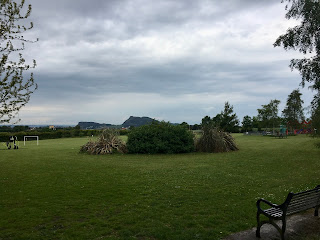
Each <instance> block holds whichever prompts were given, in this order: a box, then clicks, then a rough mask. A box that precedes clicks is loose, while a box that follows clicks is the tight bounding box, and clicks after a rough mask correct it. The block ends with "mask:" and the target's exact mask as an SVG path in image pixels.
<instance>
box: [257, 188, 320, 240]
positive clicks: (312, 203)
mask: <svg viewBox="0 0 320 240" xmlns="http://www.w3.org/2000/svg"><path fill="white" fill-rule="evenodd" d="M261 203H265V204H266V205H269V206H270V207H271V208H268V209H265V210H263V209H262V208H261V206H260V204H261ZM319 207H320V185H318V186H317V187H315V188H314V189H311V190H308V191H304V192H299V193H289V194H288V197H287V199H286V200H285V202H284V203H282V204H281V205H276V204H273V203H271V202H269V201H267V200H265V199H262V198H261V199H259V200H258V201H257V208H258V210H257V231H256V236H257V237H259V238H260V229H261V226H262V225H263V224H265V223H270V224H272V225H273V226H274V227H275V228H276V229H277V230H278V231H279V233H280V235H281V239H282V240H284V233H285V231H286V217H287V216H289V215H292V214H295V213H299V212H302V211H305V210H308V209H311V208H315V211H314V216H318V214H319ZM260 214H263V215H264V216H266V217H267V218H268V220H267V221H260ZM274 220H281V221H282V227H281V228H280V227H279V226H278V225H277V224H276V223H275V222H274Z"/></svg>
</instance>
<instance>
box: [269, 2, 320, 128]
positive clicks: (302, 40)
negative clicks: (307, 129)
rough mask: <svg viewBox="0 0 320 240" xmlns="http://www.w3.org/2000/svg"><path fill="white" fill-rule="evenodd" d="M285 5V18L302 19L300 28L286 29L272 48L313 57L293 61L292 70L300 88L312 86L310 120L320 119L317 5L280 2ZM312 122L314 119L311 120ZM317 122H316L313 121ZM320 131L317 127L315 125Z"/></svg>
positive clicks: (319, 6)
mask: <svg viewBox="0 0 320 240" xmlns="http://www.w3.org/2000/svg"><path fill="white" fill-rule="evenodd" d="M282 1H283V2H284V1H286V2H287V4H286V9H287V13H286V15H285V16H286V18H287V19H301V24H300V25H297V26H295V27H293V28H289V29H288V30H287V32H286V34H283V35H281V36H279V37H278V39H277V40H276V41H275V43H274V46H275V47H278V46H283V47H284V49H286V50H289V49H293V50H299V52H301V53H303V54H304V55H306V54H308V56H310V54H314V55H313V56H311V57H304V58H302V59H292V60H291V63H290V67H291V69H292V70H293V69H297V70H298V71H299V72H300V75H301V77H302V81H301V85H302V86H303V87H304V86H305V83H306V82H309V83H311V88H312V89H313V90H315V91H316V94H315V96H314V99H313V101H312V102H311V105H312V118H313V119H312V120H313V121H314V120H315V119H318V118H320V116H319V115H318V114H319V111H318V110H317V109H319V107H320V105H319V104H320V101H319V95H320V93H319V92H320V2H319V1H318V0H282ZM314 118H315V119H314ZM314 122H316V121H314ZM318 127H320V125H318Z"/></svg>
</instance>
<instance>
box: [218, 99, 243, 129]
mask: <svg viewBox="0 0 320 240" xmlns="http://www.w3.org/2000/svg"><path fill="white" fill-rule="evenodd" d="M220 115H221V116H220V117H221V118H220V128H221V129H222V130H223V131H227V132H235V131H237V128H238V124H239V120H238V117H237V114H235V113H233V106H232V105H230V104H229V102H225V104H224V110H223V111H222V112H221V114H220Z"/></svg>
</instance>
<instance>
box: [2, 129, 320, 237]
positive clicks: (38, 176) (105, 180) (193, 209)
mask: <svg viewBox="0 0 320 240" xmlns="http://www.w3.org/2000/svg"><path fill="white" fill-rule="evenodd" d="M235 138H236V141H237V143H238V145H239V147H240V151H238V152H232V153H222V154H206V153H192V154H179V155H121V154H115V155H107V156H92V155H86V154H79V149H80V146H81V145H83V144H84V143H86V141H87V139H86V138H77V139H57V140H43V141H40V145H39V146H36V142H27V145H26V146H23V144H20V149H19V150H6V149H5V147H4V146H2V145H1V146H0V147H1V148H0V239H1V240H2V239H220V238H223V237H225V236H226V235H229V234H230V233H233V232H238V231H241V230H244V229H248V228H251V227H254V226H255V225H256V222H255V221H256V219H255V216H256V206H255V202H256V200H257V199H258V198H260V197H263V198H266V199H268V200H270V201H272V202H275V203H281V202H282V201H283V200H284V198H285V197H286V195H287V193H288V192H289V191H300V190H305V189H307V188H313V187H315V186H316V185H318V184H320V160H319V159H320V158H319V156H320V149H319V148H317V147H316V146H315V141H316V140H314V139H312V138H309V137H306V136H297V137H288V138H287V139H276V138H269V137H261V136H244V135H240V134H239V135H235Z"/></svg>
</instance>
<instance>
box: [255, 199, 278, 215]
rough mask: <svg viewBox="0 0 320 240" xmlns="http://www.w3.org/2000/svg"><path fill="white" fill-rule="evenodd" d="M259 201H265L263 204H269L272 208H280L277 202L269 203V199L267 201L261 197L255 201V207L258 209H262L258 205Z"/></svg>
mask: <svg viewBox="0 0 320 240" xmlns="http://www.w3.org/2000/svg"><path fill="white" fill-rule="evenodd" d="M261 202H263V203H265V204H267V205H269V206H270V207H273V208H281V205H277V204H273V203H271V202H269V201H267V200H265V199H263V198H260V199H259V200H258V201H257V208H258V210H259V211H262V212H263V211H264V210H263V209H262V208H261V207H260V203H261Z"/></svg>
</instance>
